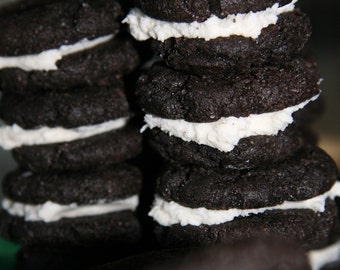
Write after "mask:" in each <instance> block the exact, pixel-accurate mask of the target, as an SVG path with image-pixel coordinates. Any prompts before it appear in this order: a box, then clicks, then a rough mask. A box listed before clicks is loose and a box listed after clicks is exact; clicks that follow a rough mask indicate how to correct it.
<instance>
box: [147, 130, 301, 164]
mask: <svg viewBox="0 0 340 270" xmlns="http://www.w3.org/2000/svg"><path fill="white" fill-rule="evenodd" d="M305 137H306V136H305V134H302V133H301V132H300V131H299V130H298V129H297V128H296V127H293V126H290V127H287V128H286V129H285V130H284V131H280V132H279V133H278V134H277V135H275V136H252V137H247V138H243V139H241V140H240V141H239V142H238V144H237V145H236V146H235V147H234V149H233V150H232V151H230V152H222V151H220V150H218V149H215V148H213V147H210V146H207V145H203V144H198V143H196V142H193V141H191V142H187V141H184V140H182V139H181V138H178V137H176V136H169V135H168V134H167V133H165V132H163V131H161V130H160V129H158V128H154V129H152V130H151V131H150V136H149V143H150V145H151V146H152V147H153V148H154V149H155V150H156V151H157V152H158V153H159V154H160V155H161V156H162V157H163V158H164V159H166V160H168V161H170V162H171V163H181V164H191V165H197V166H202V167H222V168H230V169H246V168H252V167H256V166H259V165H261V164H265V163H272V162H277V161H279V160H283V159H285V158H287V157H288V156H291V155H293V154H294V153H295V152H296V151H297V150H298V149H300V147H302V146H303V145H304V144H305Z"/></svg>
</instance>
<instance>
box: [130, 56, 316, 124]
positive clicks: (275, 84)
mask: <svg viewBox="0 0 340 270" xmlns="http://www.w3.org/2000/svg"><path fill="white" fill-rule="evenodd" d="M318 80H319V76H318V73H317V70H316V65H315V63H314V62H312V61H307V60H304V59H302V58H296V59H293V60H292V61H288V62H286V63H283V64H281V65H278V66H266V67H261V68H252V69H250V70H248V71H247V72H246V73H235V72H231V73H228V74H225V75H220V76H196V75H190V74H186V73H182V72H178V71H174V70H172V69H170V68H167V67H165V66H162V65H160V64H159V65H155V66H153V67H152V68H151V69H149V70H148V71H147V72H145V73H143V75H142V76H141V77H140V78H139V80H138V82H137V86H136V98H137V103H138V104H139V106H140V107H141V108H142V109H143V110H144V111H145V112H146V113H149V114H154V115H155V116H158V117H162V118H170V119H184V120H186V121H189V122H213V121H217V120H218V119H220V118H221V117H228V116H234V117H246V116H249V115H250V114H261V113H265V112H274V111H278V110H282V109H285V108H287V107H290V106H294V105H297V104H300V103H302V102H303V101H305V100H307V99H310V98H312V97H313V96H315V95H317V94H318V93H319V92H320V90H319V86H318Z"/></svg>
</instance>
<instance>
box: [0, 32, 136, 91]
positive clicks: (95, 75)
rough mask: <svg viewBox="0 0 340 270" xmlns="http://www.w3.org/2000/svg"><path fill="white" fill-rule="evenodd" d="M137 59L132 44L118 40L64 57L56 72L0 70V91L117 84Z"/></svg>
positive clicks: (59, 89)
mask: <svg viewBox="0 0 340 270" xmlns="http://www.w3.org/2000/svg"><path fill="white" fill-rule="evenodd" d="M138 63H139V57H138V55H137V52H136V50H135V48H134V47H133V45H132V42H131V41H129V40H127V39H125V40H123V39H121V38H114V39H113V40H112V41H110V42H108V43H106V44H103V45H101V46H98V47H96V48H93V49H90V50H86V51H83V52H80V53H76V54H71V55H69V56H65V57H64V58H63V59H62V60H60V61H59V62H57V67H58V69H57V70H53V71H30V72H26V71H24V70H21V69H18V68H14V69H13V68H12V69H2V70H0V84H1V87H0V90H2V91H4V92H5V91H6V92H21V93H23V94H25V93H28V94H30V93H31V92H38V91H49V90H58V91H60V92H61V91H62V90H66V89H72V88H76V87H82V86H88V85H99V86H104V85H112V84H114V85H118V84H119V83H120V80H121V79H122V75H124V74H127V73H130V72H132V71H133V70H134V69H135V68H136V66H137V65H138Z"/></svg>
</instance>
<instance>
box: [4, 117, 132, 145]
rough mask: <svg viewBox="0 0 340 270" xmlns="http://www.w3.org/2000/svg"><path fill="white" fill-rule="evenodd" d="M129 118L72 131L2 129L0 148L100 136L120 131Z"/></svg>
mask: <svg viewBox="0 0 340 270" xmlns="http://www.w3.org/2000/svg"><path fill="white" fill-rule="evenodd" d="M128 119H129V117H122V118H118V119H114V120H110V121H107V122H104V123H100V124H96V125H91V126H82V127H77V128H72V129H66V128H63V127H54V128H50V127H42V128H38V129H31V130H25V129H22V128H21V127H20V126H18V125H16V124H14V125H12V126H3V127H0V146H1V147H2V148H3V149H5V150H10V149H13V148H16V147H20V146H23V145H42V144H52V143H61V142H70V141H75V140H79V139H85V138H88V137H91V136H95V135H99V134H102V133H105V132H108V131H112V130H116V129H120V128H122V127H124V126H125V125H126V124H127V122H128Z"/></svg>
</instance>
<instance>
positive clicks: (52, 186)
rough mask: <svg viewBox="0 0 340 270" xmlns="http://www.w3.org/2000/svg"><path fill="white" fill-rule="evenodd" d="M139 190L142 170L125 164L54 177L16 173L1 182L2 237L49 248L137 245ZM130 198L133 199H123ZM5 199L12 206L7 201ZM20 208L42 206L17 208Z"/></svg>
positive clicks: (64, 173) (50, 175)
mask: <svg viewBox="0 0 340 270" xmlns="http://www.w3.org/2000/svg"><path fill="white" fill-rule="evenodd" d="M140 188H141V173H140V172H139V170H138V169H137V168H135V167H133V166H129V165H124V164H120V165H117V166H112V167H109V168H107V169H103V168H99V169H98V170H95V171H82V172H81V171H79V172H63V173H60V174H57V175H55V174H52V173H47V174H45V175H35V174H32V173H31V172H25V171H20V172H15V173H13V174H11V175H10V176H8V178H7V179H6V180H5V183H4V194H5V199H4V201H3V209H2V211H1V222H0V223H1V224H0V229H1V235H2V236H4V237H6V238H7V239H9V240H11V241H13V242H18V243H21V244H23V245H41V246H50V247H52V246H69V247H70V246H80V247H81V246H84V247H86V246H92V247H94V246H98V245H100V246H106V245H116V246H120V245H122V246H125V245H130V244H133V243H136V242H137V241H138V240H139V234H140V228H139V222H138V220H137V218H136V216H135V213H134V210H135V208H136V207H137V205H135V204H136V203H137V204H138V199H137V198H138V194H139V191H140ZM133 197H136V199H134V200H133V202H132V201H131V202H129V203H128V202H124V203H123V202H122V201H121V200H127V199H128V200H131V199H132V198H133ZM130 198H131V199H130ZM8 199H10V200H11V201H12V203H14V205H13V206H14V207H13V206H11V205H8V204H6V202H5V201H6V200H8ZM136 200H137V201H136ZM116 201H118V202H119V201H121V202H119V203H116ZM16 204H22V205H23V206H17V205H16ZM111 205H112V206H111ZM24 206H25V207H33V208H36V207H40V210H39V211H38V212H36V213H35V211H36V210H34V209H33V208H32V210H27V211H26V210H25V211H23V212H21V211H20V210H16V209H19V208H20V207H24ZM15 207H17V208H15ZM86 207H87V208H86ZM91 207H92V208H93V207H95V209H96V210H93V209H92V208H91ZM103 207H104V208H103ZM109 207H111V208H110V209H109V210H108V208H109ZM112 207H114V208H112ZM117 207H118V208H117ZM115 208H116V210H114V209H115ZM20 209H21V208H20ZM25 209H26V208H25ZM56 209H57V210H58V211H56V212H55V210H56ZM91 209H92V210H91ZM32 213H33V215H32ZM34 213H35V214H34ZM22 214H24V216H23V215H22Z"/></svg>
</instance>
